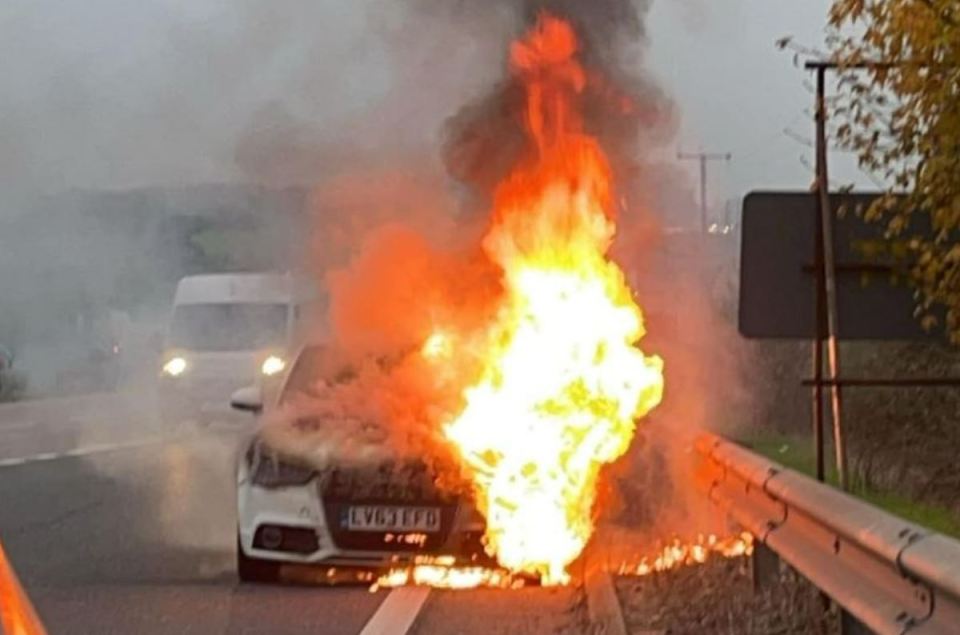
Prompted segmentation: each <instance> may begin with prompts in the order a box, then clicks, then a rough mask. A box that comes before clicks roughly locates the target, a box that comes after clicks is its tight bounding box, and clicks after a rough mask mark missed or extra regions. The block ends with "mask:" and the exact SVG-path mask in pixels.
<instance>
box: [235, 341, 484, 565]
mask: <svg viewBox="0 0 960 635" xmlns="http://www.w3.org/2000/svg"><path fill="white" fill-rule="evenodd" d="M323 355H324V349H323V348H322V347H319V346H314V347H307V348H304V349H302V350H301V351H300V352H299V354H298V355H297V356H296V358H295V359H294V361H293V363H292V364H291V365H290V368H289V369H288V370H287V372H286V374H285V375H284V377H283V379H282V380H281V382H280V384H279V387H278V388H277V389H276V390H274V391H273V394H272V395H270V396H264V394H263V393H262V392H261V389H259V388H256V387H249V388H244V389H241V390H238V391H237V392H236V393H234V395H233V397H232V399H231V405H232V406H233V407H234V408H235V409H238V410H244V411H248V412H253V413H255V414H257V415H258V416H267V415H269V414H270V411H271V410H272V409H275V408H278V407H280V406H281V405H283V404H284V403H286V402H287V400H290V399H291V398H293V399H295V398H296V395H297V394H298V393H302V391H304V390H308V387H309V386H311V385H315V383H316V382H317V381H318V380H319V379H320V378H321V377H320V373H319V368H320V367H321V366H322V364H321V362H320V360H321V358H322V357H323ZM334 423H335V422H334ZM237 521H238V527H237V533H238V535H237V570H238V574H239V577H240V579H241V580H248V581H271V580H276V579H277V577H278V575H279V571H280V567H281V566H282V565H284V564H285V563H287V564H290V563H293V564H303V565H322V566H326V567H337V568H344V567H347V568H360V569H366V570H369V569H380V568H385V567H389V566H397V565H398V564H399V565H402V564H404V563H408V562H411V561H412V560H413V559H414V558H415V557H416V556H440V555H443V556H454V557H455V558H456V559H457V560H458V561H460V562H474V563H479V562H483V563H484V564H490V563H492V561H491V560H490V559H489V557H488V556H486V554H485V553H484V551H483V547H482V545H481V541H480V539H481V536H482V535H483V531H484V522H483V519H482V517H481V516H480V515H479V514H478V513H477V512H476V510H475V508H474V506H473V505H472V503H470V502H469V501H468V500H466V498H465V497H462V496H456V495H450V494H445V493H444V492H441V491H440V490H439V489H438V488H437V487H436V485H435V483H434V476H433V475H432V474H431V473H430V471H429V469H428V468H427V467H426V465H425V464H424V463H423V462H421V461H419V460H406V461H392V460H385V461H384V460H379V461H377V462H372V463H369V464H357V463H356V462H351V463H349V464H347V463H343V464H340V463H338V460H337V458H336V457H333V459H331V460H329V461H328V464H327V466H326V467H324V468H323V469H317V468H316V467H314V466H312V465H309V464H308V463H307V462H305V461H304V460H303V458H293V457H292V455H290V454H287V455H282V454H280V453H278V452H277V451H275V450H274V449H272V448H271V447H269V446H268V445H267V443H266V442H265V441H264V439H263V436H262V435H260V434H258V435H256V436H254V437H253V438H252V439H251V441H250V442H249V444H248V445H247V446H246V448H245V450H244V451H243V452H242V454H241V456H240V457H239V459H238V462H237Z"/></svg>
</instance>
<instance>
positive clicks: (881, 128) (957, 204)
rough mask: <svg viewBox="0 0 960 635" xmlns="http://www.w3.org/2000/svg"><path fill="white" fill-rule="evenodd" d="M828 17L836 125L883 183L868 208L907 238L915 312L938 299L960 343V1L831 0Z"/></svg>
mask: <svg viewBox="0 0 960 635" xmlns="http://www.w3.org/2000/svg"><path fill="white" fill-rule="evenodd" d="M830 23H831V27H832V29H831V35H830V44H831V48H832V50H833V51H834V52H835V55H836V59H837V61H838V62H840V63H841V75H840V80H839V89H840V91H839V92H840V95H839V97H838V98H837V100H836V101H835V102H834V104H833V112H832V116H833V117H834V118H835V120H837V121H839V125H838V127H837V129H836V131H835V134H836V136H837V138H838V140H839V142H840V145H841V146H843V147H845V148H847V149H851V150H853V151H854V152H856V154H857V156H858V160H859V163H860V166H861V168H862V169H864V170H866V171H867V172H868V173H871V174H872V175H874V176H875V178H876V179H877V181H878V182H879V183H880V184H881V185H882V186H883V187H884V189H886V190H887V195H886V196H885V197H883V198H881V199H880V200H878V201H877V202H876V203H875V204H874V205H873V206H871V207H870V208H869V209H868V210H866V212H865V217H866V218H867V220H870V221H875V222H881V223H884V224H885V228H886V235H887V238H888V239H890V240H892V241H896V242H897V243H898V244H900V245H905V246H906V247H907V249H908V253H909V269H910V271H911V273H912V276H913V279H914V280H915V282H916V284H917V298H918V301H919V306H918V315H921V316H923V318H924V321H925V324H926V325H927V326H929V327H933V326H934V325H935V324H936V319H935V318H934V317H933V313H932V311H931V310H932V309H933V308H934V307H935V306H936V305H941V306H943V308H944V309H945V312H944V315H945V320H946V323H945V324H943V325H941V326H942V327H944V328H945V329H946V331H947V333H948V334H949V336H950V338H951V339H952V341H953V342H954V343H960V27H958V25H960V3H958V2H957V0H834V4H833V7H832V9H831V14H830ZM861 62H880V63H878V64H870V65H868V66H867V67H866V68H864V69H857V70H854V69H851V68H849V65H852V64H856V63H861ZM844 67H846V70H843V68H844ZM918 227H929V228H930V229H931V230H932V231H923V232H920V231H918V229H917V228H918Z"/></svg>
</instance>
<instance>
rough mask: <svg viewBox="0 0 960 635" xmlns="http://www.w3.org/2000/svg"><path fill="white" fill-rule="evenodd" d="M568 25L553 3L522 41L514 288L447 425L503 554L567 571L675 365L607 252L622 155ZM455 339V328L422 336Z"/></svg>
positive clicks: (516, 562)
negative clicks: (596, 127)
mask: <svg viewBox="0 0 960 635" xmlns="http://www.w3.org/2000/svg"><path fill="white" fill-rule="evenodd" d="M577 46H578V45H577V39H576V36H575V33H574V31H573V29H572V28H571V26H570V25H569V24H568V23H566V22H564V21H562V20H560V19H558V18H555V17H552V16H550V15H547V14H543V15H541V16H540V18H539V20H538V22H537V24H536V26H535V27H534V28H533V29H532V30H531V31H530V32H529V33H528V34H527V35H526V36H525V37H524V38H523V39H522V40H521V41H518V42H516V43H514V45H513V48H512V50H511V69H512V71H513V72H514V73H515V75H516V76H517V77H518V78H520V79H521V81H522V82H523V84H524V86H525V88H526V98H527V102H526V103H527V109H526V122H525V123H526V129H527V132H528V134H529V136H530V140H531V142H532V143H531V147H532V148H533V152H532V153H531V156H529V157H528V158H527V159H526V160H524V161H523V162H522V163H521V164H520V165H518V166H517V167H516V168H515V169H514V170H513V172H512V173H511V174H510V175H509V176H508V177H507V178H506V179H505V181H504V182H503V183H501V184H500V186H499V187H498V189H497V191H496V194H495V201H494V205H495V209H494V215H493V222H492V225H491V227H490V229H489V231H488V232H487V234H486V236H485V239H484V243H483V246H484V249H485V251H486V253H487V255H488V257H489V258H490V259H491V260H492V261H493V262H494V263H495V264H496V265H497V266H499V267H500V268H501V269H502V275H503V283H504V289H505V295H504V300H503V304H502V306H501V307H500V308H499V311H498V312H497V314H496V319H495V321H494V323H493V324H492V326H491V328H490V330H489V332H488V333H487V337H486V338H485V345H484V347H483V349H484V350H483V353H482V360H481V373H480V379H479V380H478V381H477V382H476V383H474V384H473V385H472V386H471V387H469V388H468V389H467V390H466V391H465V393H464V398H465V407H464V409H463V411H462V412H461V413H460V414H459V416H457V417H456V418H455V419H454V420H452V421H450V422H449V423H448V424H447V425H446V426H445V427H444V433H445V435H446V437H447V438H448V439H449V440H450V441H451V442H452V443H453V444H454V445H455V446H456V448H457V449H458V451H459V453H460V455H461V457H462V459H463V461H464V463H465V464H466V466H467V471H468V473H469V475H470V477H471V479H472V481H473V484H474V487H475V489H476V494H477V499H478V506H479V508H480V511H481V512H482V513H483V514H484V516H485V517H486V522H487V530H486V544H487V548H488V549H489V550H490V551H491V553H493V554H495V555H496V557H497V558H498V560H499V562H500V564H501V565H502V566H504V567H506V568H507V569H509V570H511V571H515V572H527V573H533V574H538V575H540V576H542V579H543V580H544V582H546V583H548V584H549V583H563V582H565V581H566V580H567V579H568V574H567V566H568V565H569V564H570V563H571V562H572V561H574V560H575V559H576V558H577V557H578V556H579V555H580V553H581V552H582V550H583V548H584V546H585V545H586V543H587V541H588V539H589V538H590V535H591V534H592V532H593V528H594V515H595V514H594V502H595V498H596V485H597V478H598V475H599V472H600V470H601V468H602V467H603V466H604V465H605V464H608V463H610V462H612V461H614V460H616V459H617V458H618V457H620V456H622V455H623V454H624V452H626V450H627V448H628V447H629V445H630V442H631V440H632V438H633V436H634V432H635V420H636V419H637V418H639V417H642V416H643V415H645V414H646V413H647V412H649V411H650V410H651V409H652V408H653V407H655V406H656V405H657V404H658V403H659V401H660V399H661V396H662V392H663V374H662V370H663V363H662V361H661V360H660V359H659V358H657V357H647V356H644V354H643V353H642V352H641V351H640V350H639V349H638V348H637V346H636V344H637V342H638V341H639V340H640V338H641V337H642V336H643V334H644V328H643V319H642V314H641V311H640V308H639V307H638V306H637V304H636V302H635V301H634V298H633V294H632V293H631V290H630V288H629V287H628V285H627V283H626V280H625V278H624V274H623V271H621V269H620V268H619V267H618V266H617V265H616V263H614V262H613V261H611V260H610V259H609V258H608V257H607V253H608V250H609V248H610V246H611V242H612V241H613V238H614V234H615V231H616V226H615V221H614V214H613V206H612V193H611V190H612V187H611V186H612V177H611V170H610V166H609V163H608V161H607V159H606V157H605V155H604V153H603V150H602V149H601V147H600V145H599V144H598V143H597V141H596V140H595V139H594V138H592V137H590V136H589V135H587V134H585V133H584V131H583V130H582V126H581V121H580V117H579V114H578V111H577V105H578V95H579V94H580V93H581V92H582V91H583V90H584V88H585V86H586V74H585V71H584V69H583V68H582V67H581V65H580V64H579V62H578V60H577V58H576V53H577ZM446 348H447V342H446V338H445V336H443V335H436V336H433V337H432V338H431V339H430V340H428V341H427V342H426V344H425V347H424V353H425V354H429V355H439V354H442V352H443V351H445V350H446Z"/></svg>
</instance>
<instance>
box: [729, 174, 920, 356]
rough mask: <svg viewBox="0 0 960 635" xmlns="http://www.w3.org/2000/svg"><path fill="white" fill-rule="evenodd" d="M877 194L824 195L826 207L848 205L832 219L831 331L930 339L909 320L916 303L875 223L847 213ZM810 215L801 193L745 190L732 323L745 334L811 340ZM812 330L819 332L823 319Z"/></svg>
mask: <svg viewBox="0 0 960 635" xmlns="http://www.w3.org/2000/svg"><path fill="white" fill-rule="evenodd" d="M877 196H878V195H877V194H844V195H839V194H838V195H832V196H831V197H830V198H831V203H832V205H833V207H834V209H839V207H840V206H841V205H844V206H845V207H846V208H847V209H849V210H850V211H849V212H848V213H846V214H845V215H844V217H842V218H837V219H836V221H835V223H834V246H833V248H834V253H835V254H836V264H837V313H838V321H839V332H838V335H839V337H840V338H841V339H882V340H913V339H930V338H932V337H933V335H931V334H929V333H926V332H924V330H923V329H922V328H921V326H920V322H919V320H918V319H917V318H915V317H914V309H915V306H916V303H915V300H914V296H913V289H912V288H911V287H910V285H909V282H908V280H907V279H906V276H904V275H903V273H902V264H903V258H902V256H903V254H902V253H901V254H898V253H897V251H898V249H897V247H896V246H893V247H891V245H890V243H889V242H887V241H885V240H883V228H882V226H881V225H879V224H868V223H865V222H864V221H863V220H862V219H861V218H858V217H857V215H856V214H855V213H854V212H853V210H854V209H856V208H857V207H861V208H862V207H866V206H867V205H869V204H870V203H871V202H872V201H873V200H875V199H876V197H877ZM816 214H817V205H816V195H815V194H813V193H809V192H752V193H750V194H749V195H748V196H747V197H746V198H745V199H744V201H743V220H742V227H743V239H742V243H741V251H740V325H739V328H740V332H741V334H743V335H744V336H745V337H751V338H772V339H811V338H813V337H815V332H814V331H815V329H814V324H815V322H814V300H815V297H814V294H815V281H816V278H815V275H814V247H815V239H816V236H815V234H816ZM899 251H904V250H899ZM898 256H899V260H900V268H897V266H896V265H897V261H898ZM898 272H899V273H898ZM820 332H821V333H826V332H827V330H826V324H821V331H820ZM936 333H937V334H939V332H936Z"/></svg>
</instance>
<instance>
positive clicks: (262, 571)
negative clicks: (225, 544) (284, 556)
mask: <svg viewBox="0 0 960 635" xmlns="http://www.w3.org/2000/svg"><path fill="white" fill-rule="evenodd" d="M237 577H238V578H240V581H241V582H261V583H268V582H276V581H277V580H279V578H280V564H279V563H277V562H271V561H270V560H261V559H260V558H251V557H250V556H248V555H246V554H245V553H243V549H242V548H241V547H240V537H239V536H237Z"/></svg>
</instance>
